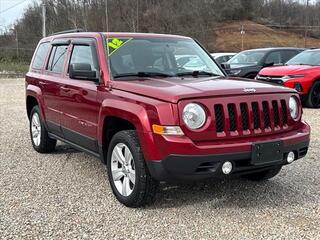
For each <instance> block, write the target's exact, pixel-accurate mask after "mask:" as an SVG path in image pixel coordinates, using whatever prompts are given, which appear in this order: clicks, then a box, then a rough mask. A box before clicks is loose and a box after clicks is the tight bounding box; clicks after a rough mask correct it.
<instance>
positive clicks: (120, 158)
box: [114, 146, 125, 165]
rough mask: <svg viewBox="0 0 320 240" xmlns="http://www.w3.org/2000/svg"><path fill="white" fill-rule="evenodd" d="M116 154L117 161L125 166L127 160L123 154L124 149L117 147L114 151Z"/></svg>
mask: <svg viewBox="0 0 320 240" xmlns="http://www.w3.org/2000/svg"><path fill="white" fill-rule="evenodd" d="M114 154H115V157H116V159H117V160H118V161H119V162H120V163H121V164H122V165H123V164H124V162H125V158H124V156H123V154H122V149H121V148H120V147H118V146H116V147H115V149H114Z"/></svg>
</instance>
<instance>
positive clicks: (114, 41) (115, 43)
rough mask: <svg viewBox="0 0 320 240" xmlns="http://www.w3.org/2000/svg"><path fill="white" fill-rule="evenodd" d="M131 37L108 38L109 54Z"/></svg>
mask: <svg viewBox="0 0 320 240" xmlns="http://www.w3.org/2000/svg"><path fill="white" fill-rule="evenodd" d="M130 40H132V38H126V39H123V38H121V39H119V38H108V50H109V56H111V54H112V53H114V52H115V51H116V50H118V49H119V48H121V47H122V46H123V45H125V44H126V43H128V42H129V41H130Z"/></svg>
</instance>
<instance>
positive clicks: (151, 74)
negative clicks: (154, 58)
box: [113, 72, 173, 78]
mask: <svg viewBox="0 0 320 240" xmlns="http://www.w3.org/2000/svg"><path fill="white" fill-rule="evenodd" d="M123 77H173V75H170V74H166V73H159V72H137V73H123V74H118V75H115V76H113V78H123Z"/></svg>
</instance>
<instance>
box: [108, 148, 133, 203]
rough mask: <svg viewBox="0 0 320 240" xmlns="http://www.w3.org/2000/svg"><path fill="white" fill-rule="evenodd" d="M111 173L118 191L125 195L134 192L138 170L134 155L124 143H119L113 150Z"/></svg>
mask: <svg viewBox="0 0 320 240" xmlns="http://www.w3.org/2000/svg"><path fill="white" fill-rule="evenodd" d="M111 175H112V179H113V183H114V185H115V186H116V188H117V191H118V192H119V193H120V194H121V195H122V196H124V197H128V196H130V194H131V193H132V192H133V189H134V186H135V181H136V171H135V164H134V159H133V155H132V153H131V151H130V149H129V148H128V146H127V145H125V144H124V143H118V144H117V145H116V146H115V147H114V148H113V150H112V155H111Z"/></svg>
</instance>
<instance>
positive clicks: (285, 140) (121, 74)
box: [26, 33, 310, 207]
mask: <svg viewBox="0 0 320 240" xmlns="http://www.w3.org/2000/svg"><path fill="white" fill-rule="evenodd" d="M185 55H193V56H194V57H196V58H198V59H199V60H200V61H201V62H202V63H203V65H205V67H204V68H203V69H202V70H201V71H199V70H195V71H192V69H185V68H183V66H181V65H179V63H178V59H181V57H183V56H185ZM26 107H27V114H28V117H29V120H30V136H31V142H32V145H33V148H34V149H35V150H36V151H38V152H40V153H49V152H52V151H54V149H55V146H56V142H57V140H61V141H63V142H65V143H68V144H70V145H71V146H73V147H75V148H77V149H80V150H82V151H85V152H87V153H90V154H92V155H93V156H95V157H98V158H100V159H101V160H102V161H103V162H104V163H106V164H107V170H108V177H109V181H110V185H111V188H112V190H113V193H114V194H115V196H116V197H117V199H118V200H119V201H120V202H121V203H123V204H125V205H126V206H129V207H139V206H143V205H145V204H148V203H150V202H152V201H153V200H154V196H155V194H156V192H157V188H158V185H159V182H160V181H171V180H176V179H193V180H195V179H202V178H209V177H214V176H225V175H241V176H243V177H245V178H248V179H251V180H266V179H269V178H271V177H273V176H275V175H277V174H278V173H279V171H280V170H281V168H282V166H284V165H286V164H290V163H292V162H294V161H295V160H297V159H299V158H302V157H304V156H305V155H306V154H307V151H308V146H309V140H310V127H309V126H308V125H307V124H306V123H305V122H304V121H302V120H301V116H302V108H301V102H300V98H299V95H298V94H297V92H296V91H295V90H293V89H289V88H284V87H281V86H273V85H271V84H269V83H263V82H258V81H249V80H245V79H230V78H228V77H226V76H225V74H224V72H223V71H222V69H220V67H219V66H218V65H217V64H216V63H215V62H214V61H213V60H212V58H211V57H210V55H209V53H207V52H206V51H205V50H204V49H203V48H202V47H201V46H200V45H199V44H198V43H197V42H195V41H194V40H192V39H190V38H188V37H182V36H173V35H159V34H133V33H68V34H59V35H54V36H50V37H47V38H44V39H42V40H41V41H40V43H39V45H38V47H37V49H36V51H35V54H34V57H33V60H32V63H31V66H30V69H29V72H28V73H27V75H26Z"/></svg>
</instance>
